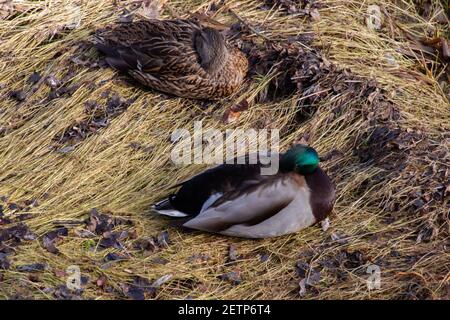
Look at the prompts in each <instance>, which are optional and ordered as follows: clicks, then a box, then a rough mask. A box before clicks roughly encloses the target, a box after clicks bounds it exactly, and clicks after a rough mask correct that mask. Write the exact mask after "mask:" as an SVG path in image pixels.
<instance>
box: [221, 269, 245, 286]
mask: <svg viewBox="0 0 450 320" xmlns="http://www.w3.org/2000/svg"><path fill="white" fill-rule="evenodd" d="M219 279H220V280H222V281H227V282H230V283H231V284H233V285H239V284H240V283H241V282H242V278H241V274H240V273H239V272H238V271H231V272H227V273H224V274H222V275H220V276H219Z"/></svg>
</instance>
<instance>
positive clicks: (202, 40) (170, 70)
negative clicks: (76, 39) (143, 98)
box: [95, 19, 248, 99]
mask: <svg viewBox="0 0 450 320" xmlns="http://www.w3.org/2000/svg"><path fill="white" fill-rule="evenodd" d="M95 46H96V48H97V49H98V50H99V51H100V52H102V53H103V54H105V55H106V61H107V62H108V64H109V65H110V66H111V67H113V68H116V69H118V70H120V71H123V72H126V73H128V74H129V75H130V76H132V77H133V78H135V79H136V80H138V81H139V82H140V83H142V84H143V85H145V86H148V87H150V88H153V89H156V90H159V91H162V92H166V93H169V94H173V95H177V96H180V97H185V98H193V99H218V98H221V97H224V96H228V95H230V94H231V93H233V92H234V91H235V90H236V89H237V88H238V87H239V85H240V84H241V83H242V81H243V79H244V77H245V74H246V73H247V69H248V61H247V59H246V57H245V56H244V54H243V53H242V52H241V51H240V50H239V49H237V48H235V47H233V46H232V45H231V44H229V43H228V42H227V40H226V39H225V37H224V35H223V34H222V33H221V32H220V31H218V30H216V29H214V28H211V27H207V26H203V25H202V24H201V23H200V22H198V21H196V20H182V19H177V20H147V21H137V22H133V23H129V24H119V25H116V26H114V27H112V28H107V29H106V30H104V31H102V32H98V34H97V35H96V41H95Z"/></svg>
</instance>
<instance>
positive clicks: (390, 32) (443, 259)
mask: <svg viewBox="0 0 450 320" xmlns="http://www.w3.org/2000/svg"><path fill="white" fill-rule="evenodd" d="M132 2H133V1H110V0H96V1H78V2H77V1H74V2H70V5H69V4H68V1H63V0H60V1H58V0H48V1H13V3H15V4H16V6H17V7H16V8H17V9H20V10H21V11H20V12H19V13H17V15H16V16H15V17H14V18H13V19H6V20H0V39H1V40H0V57H1V59H0V96H1V103H0V196H7V197H8V200H7V202H9V203H21V202H23V201H25V200H30V199H36V200H37V201H38V205H37V206H31V207H30V210H29V212H28V213H29V214H31V218H30V219H27V220H25V221H24V222H25V223H26V224H27V225H28V227H29V228H30V230H32V231H33V232H34V233H36V234H37V235H38V236H39V237H38V239H36V240H34V241H23V242H22V243H21V244H20V245H19V246H16V247H14V251H15V252H14V254H13V255H10V256H9V260H10V261H11V266H10V268H9V269H8V270H3V271H0V274H1V276H0V298H12V297H28V298H38V299H54V298H55V295H54V292H53V291H52V290H51V288H54V287H57V286H60V285H64V284H65V278H64V275H61V274H62V272H61V270H62V271H64V270H66V268H67V267H68V266H69V265H78V266H80V269H81V272H82V274H83V275H86V276H88V277H89V280H88V281H87V284H85V285H84V286H83V289H84V292H83V293H82V297H83V298H90V299H117V298H124V297H125V295H124V293H123V285H122V286H121V284H123V283H127V282H131V281H132V279H133V277H134V276H140V277H142V278H145V279H148V280H149V281H150V283H152V282H153V281H155V280H157V279H160V278H161V277H162V276H165V275H172V277H171V278H170V279H169V277H167V279H169V280H168V281H167V282H165V283H163V284H162V285H161V286H160V288H158V289H157V292H156V295H155V296H153V295H152V296H151V297H156V298H158V299H184V298H187V297H192V298H199V299H212V298H220V299H228V298H233V299H253V298H261V299H299V298H300V296H299V281H300V280H301V277H302V276H308V274H309V275H312V274H315V273H317V272H320V279H319V280H318V281H316V282H315V283H314V284H313V285H312V286H307V288H306V289H307V290H306V294H304V295H303V296H302V297H301V298H304V299H347V298H352V299H364V298H381V299H391V298H406V299H411V298H435V299H439V298H449V297H448V285H449V284H448V279H449V271H450V270H449V264H448V261H449V253H448V243H447V244H446V239H448V228H449V226H448V216H447V214H448V206H447V203H446V202H445V199H440V198H439V199H435V198H433V197H434V193H435V192H442V194H444V192H445V190H442V186H443V185H444V188H445V187H446V186H445V183H448V161H449V156H448V140H446V139H448V138H449V136H448V130H449V128H450V117H449V115H450V114H449V104H448V100H447V98H446V95H445V90H448V87H445V83H439V81H438V80H437V79H438V77H440V76H441V74H442V72H443V68H444V67H445V66H443V65H442V64H440V63H438V58H436V59H435V61H431V62H432V63H427V62H429V61H427V60H426V59H431V60H432V58H429V57H428V56H427V57H420V56H418V57H417V58H412V57H411V55H406V54H405V52H406V51H408V52H412V50H411V48H410V46H411V41H410V40H408V38H407V37H406V36H405V32H407V33H412V34H414V35H416V36H419V37H421V36H426V35H427V32H429V31H430V29H433V30H439V28H442V25H439V24H438V23H436V22H433V20H431V21H430V20H426V19H424V18H422V17H421V15H420V14H419V12H418V11H417V8H416V7H415V6H414V4H413V3H412V2H411V1H387V0H383V1H381V0H380V1H352V0H350V1H338V0H321V1H317V2H318V3H320V4H321V5H320V7H319V9H318V12H319V14H320V17H317V16H316V17H315V19H313V21H312V22H311V21H310V19H309V18H308V17H304V16H303V15H300V14H295V13H294V14H285V13H284V12H282V10H281V9H280V8H278V7H277V6H274V7H270V6H266V8H264V9H262V8H261V3H262V1H256V0H247V1H234V0H231V1H226V6H225V7H220V8H219V10H218V11H217V12H216V13H215V18H216V19H218V20H219V21H221V22H223V23H233V22H237V19H236V15H237V16H238V17H240V18H241V19H242V20H243V21H245V22H246V23H248V24H250V25H251V26H252V29H253V30H257V31H258V32H259V33H261V34H262V35H264V37H265V38H268V39H270V40H272V41H281V42H285V40H286V39H287V38H288V37H293V36H294V37H295V36H298V35H299V34H302V33H304V32H306V31H313V32H314V33H315V39H314V42H313V43H312V46H313V47H315V48H318V50H321V51H322V54H324V56H325V57H326V60H327V61H329V62H330V63H334V64H336V65H337V66H338V67H339V70H341V69H344V68H347V69H348V70H349V71H345V72H344V71H333V72H330V73H326V74H325V75H324V76H323V78H319V79H316V80H315V83H314V85H315V86H316V87H315V88H317V85H320V86H321V88H322V89H323V90H324V91H325V92H326V93H325V94H324V95H322V96H320V99H316V100H314V101H313V100H311V99H309V100H308V99H307V98H305V96H304V95H303V93H302V92H299V93H297V94H295V95H293V96H288V97H286V98H284V99H281V100H276V101H268V102H267V101H266V102H264V103H255V104H253V105H251V107H250V108H249V110H247V111H245V112H243V113H242V114H241V116H240V117H239V119H238V120H237V122H233V123H231V124H224V123H223V121H222V115H223V113H224V110H225V109H226V108H227V107H229V106H230V105H233V104H236V103H237V102H239V101H240V100H241V98H242V97H254V96H256V91H261V90H263V89H264V86H266V85H267V82H268V81H269V80H270V79H268V77H264V76H262V77H257V78H255V79H254V80H253V81H252V82H251V84H250V85H249V86H248V88H247V89H246V92H241V93H238V94H236V95H235V96H233V97H231V98H230V99H227V100H223V101H219V102H217V103H212V104H209V105H207V106H204V105H203V104H202V103H198V102H195V101H187V100H185V99H178V98H168V97H166V96H164V95H161V94H158V93H156V92H153V91H151V90H145V89H143V88H141V87H138V86H135V85H133V84H132V83H130V82H127V81H124V77H123V76H120V75H118V74H116V73H115V72H114V71H113V70H111V69H108V68H98V67H95V66H94V67H93V66H92V65H91V63H92V61H96V60H97V53H96V52H95V50H94V49H90V48H87V47H86V45H85V44H84V43H85V41H86V40H87V39H89V37H90V34H91V33H92V32H93V31H94V30H95V29H97V28H100V27H102V26H105V25H107V24H109V23H112V22H114V21H116V20H117V19H118V16H119V15H121V13H122V9H121V8H124V7H129V6H131V5H132ZM134 2H136V1H134ZM212 2H214V1H199V0H190V1H184V0H183V1H181V0H175V1H169V2H168V4H169V5H170V8H171V10H165V11H164V13H163V15H162V16H163V18H167V17H170V16H171V12H172V14H175V13H174V12H176V14H179V15H181V16H185V15H186V14H187V13H188V12H191V13H192V12H203V11H204V10H206V9H208V8H210V7H211V4H212ZM267 2H272V3H273V2H276V1H267ZM429 2H430V3H432V6H434V7H436V8H439V7H440V6H441V2H440V1H436V0H435V1H429ZM373 4H377V5H379V6H380V7H381V9H382V10H381V12H382V15H383V19H382V26H381V29H379V30H372V29H370V28H368V27H367V25H366V22H365V15H366V14H367V8H368V6H369V5H373ZM227 9H232V10H233V11H232V13H233V14H232V13H230V11H228V10H227ZM261 34H260V35H257V34H256V35H255V34H254V35H253V37H255V38H259V40H260V41H262V37H261ZM82 54H83V55H82ZM86 57H87V58H86ZM74 58H78V60H77V59H74ZM83 59H88V63H87V64H86V65H83V63H81V62H83V61H81V62H80V60H83ZM35 71H38V72H39V73H40V75H41V76H42V77H43V78H42V79H41V80H40V81H39V82H38V83H37V84H30V82H29V81H28V78H29V76H30V75H31V74H32V73H33V72H35ZM347 72H348V73H349V75H346V73H347ZM350 72H351V74H350ZM444 72H445V71H444ZM51 75H52V76H54V77H55V78H56V79H58V80H61V79H64V78H65V80H66V82H67V83H69V84H71V85H76V86H77V87H76V90H74V92H73V93H72V94H71V95H69V94H63V95H61V96H60V97H53V98H52V99H49V93H50V90H51V89H50V87H49V85H48V84H46V83H45V81H46V80H45V78H46V77H49V76H51ZM371 79H376V81H377V83H378V85H376V86H375V87H370V86H369V88H368V87H367V86H368V85H367V83H369V80H371ZM351 81H354V82H355V86H354V87H348V88H350V89H351V88H353V89H352V90H353V91H351V90H350V89H349V90H347V89H342V90H338V89H337V90H335V91H333V87H332V86H336V85H341V84H342V83H345V85H346V86H348V85H349V82H351ZM47 82H48V81H47ZM50 85H51V83H50ZM346 88H347V87H346ZM376 88H378V90H377V89H376ZM12 91H20V93H21V94H24V95H25V96H22V97H21V96H19V97H17V92H16V96H15V98H14V97H13V98H11V97H10V95H11V92H12ZM107 91H112V92H115V93H117V94H118V95H119V96H120V97H122V98H123V99H124V100H126V99H132V103H131V105H130V106H129V107H128V108H127V109H126V110H122V111H121V112H119V113H118V114H115V115H114V116H113V117H111V119H110V122H109V124H108V125H107V126H106V127H104V128H99V129H98V130H97V132H96V133H94V134H91V135H89V136H87V137H86V138H85V139H83V140H80V141H78V142H76V144H75V145H74V147H75V148H69V149H61V148H64V145H60V144H58V143H59V142H60V141H58V140H57V139H56V140H55V137H61V134H62V133H64V132H67V130H68V128H69V129H70V127H71V126H76V124H77V123H80V122H82V121H85V120H86V119H89V115H87V114H86V112H85V108H86V102H87V101H98V103H99V104H100V105H105V103H106V102H105V101H106V99H107V98H105V92H107ZM368 93H373V95H372V96H370V97H369V94H368ZM17 98H19V99H17ZM22 99H24V101H17V100H22ZM302 101H303V102H305V101H306V102H305V103H302ZM308 103H314V108H315V110H316V112H315V113H313V115H312V116H310V117H309V118H307V119H306V120H305V119H304V118H302V119H303V120H302V121H299V119H298V117H297V116H296V114H297V110H298V106H303V107H307V104H308ZM337 108H340V109H339V110H337ZM195 120H203V125H204V127H206V128H207V127H214V128H222V129H226V128H236V127H238V126H239V127H261V126H266V127H272V128H281V129H282V133H283V135H282V147H283V148H285V147H286V146H288V145H289V144H290V143H292V142H294V141H298V140H301V139H304V140H305V139H306V140H308V142H309V143H310V144H311V145H313V146H314V147H316V148H317V149H318V151H319V153H321V154H322V155H325V154H327V153H329V152H331V151H333V150H335V152H334V153H333V154H332V155H331V156H330V157H331V159H330V160H328V161H326V162H324V164H323V166H324V168H325V169H326V170H328V171H329V172H330V176H331V177H332V178H333V180H334V181H335V182H336V187H337V203H336V206H335V209H334V214H333V216H332V217H331V218H330V221H331V226H330V228H329V229H328V230H327V231H325V232H324V231H322V229H320V227H318V226H314V227H311V228H308V229H306V230H304V231H302V232H300V233H298V234H294V235H289V236H285V237H281V238H276V239H267V240H258V241H253V240H252V241H249V240H239V239H232V238H226V237H222V236H215V235H210V234H204V233H184V232H182V231H180V230H178V229H174V228H169V229H168V230H169V235H170V241H171V243H170V245H169V246H168V247H167V248H162V249H158V250H156V251H155V252H154V253H152V254H150V255H144V254H143V253H142V252H140V251H138V250H136V249H134V247H133V245H132V243H133V241H135V240H133V239H128V240H125V241H124V242H123V243H124V245H125V247H126V248H127V249H126V250H118V249H112V248H109V249H106V250H100V249H99V247H98V241H99V240H100V238H101V237H100V236H96V237H94V238H92V239H91V240H87V239H85V238H82V237H80V236H78V235H77V234H76V233H75V232H74V230H75V229H77V228H78V226H75V227H73V226H71V227H69V234H68V236H67V237H63V238H62V240H61V242H59V243H58V244H57V247H58V249H59V251H60V253H59V254H57V255H56V254H53V253H50V252H48V251H47V250H46V249H45V248H44V247H43V246H42V241H41V240H42V236H43V235H44V234H45V233H46V232H48V231H51V230H53V229H54V228H55V224H54V222H55V221H60V220H83V219H85V218H86V217H87V216H88V213H89V211H90V210H91V209H92V208H98V209H99V210H100V211H101V212H109V214H111V215H113V216H115V217H125V218H127V219H130V220H132V222H133V223H134V225H133V226H132V227H127V226H120V228H121V229H124V228H125V229H126V228H128V231H130V230H131V229H130V228H133V229H135V232H136V235H137V238H138V239H141V238H145V237H148V236H156V235H157V234H159V233H160V232H161V231H163V230H166V229H167V228H168V227H167V226H168V221H167V220H165V219H164V218H161V217H155V216H152V215H150V214H149V210H148V209H149V205H150V204H151V203H152V202H153V201H155V200H157V199H158V198H160V197H162V196H164V195H166V193H167V191H166V188H167V187H168V186H170V185H172V184H174V183H176V182H179V181H182V180H183V179H185V178H187V177H189V176H190V175H192V174H194V173H196V172H199V171H200V170H202V169H203V168H204V166H195V165H192V166H186V167H176V166H175V165H173V164H172V163H171V162H170V159H169V155H170V151H171V149H172V145H171V143H170V140H169V137H170V133H171V132H173V131H174V130H175V129H177V128H192V124H193V121H195ZM380 128H381V129H380ZM377 129H378V131H376V130H377ZM383 130H384V131H383ZM374 132H376V133H375V136H374ZM377 134H378V135H379V136H377ZM390 135H394V136H390ZM377 137H378V138H377ZM55 148H56V150H55ZM58 148H59V150H60V151H62V152H57V150H58ZM400 167H401V168H402V170H399V168H400ZM0 204H2V203H1V202H0ZM3 206H4V208H5V213H6V215H7V216H8V215H9V211H8V209H7V208H8V204H7V203H3ZM6 227H9V226H8V225H4V226H0V228H3V229H4V228H6ZM231 243H233V244H235V246H236V250H237V252H238V260H237V261H236V262H234V263H231V264H230V263H229V262H227V252H228V246H229V245H230V244H231ZM89 248H91V249H89ZM118 251H121V252H122V253H123V251H125V253H126V254H127V255H128V259H127V260H124V261H116V262H115V263H111V264H110V265H108V266H107V267H105V265H104V261H103V259H104V257H105V255H106V254H107V253H108V252H118ZM201 254H203V256H201ZM199 257H200V258H199ZM202 257H203V258H202ZM162 260H164V263H161V261H162ZM298 262H300V265H302V264H301V263H306V265H307V266H308V268H307V270H306V275H303V274H302V272H301V270H300V271H299V267H296V265H297V263H298ZM32 263H44V264H46V265H47V267H46V269H45V270H44V271H41V272H39V273H35V274H33V276H30V275H29V273H26V272H19V271H18V270H17V266H20V265H27V264H32ZM370 264H377V265H378V266H380V268H381V276H382V280H381V288H380V289H379V290H375V291H369V290H368V289H367V286H366V279H367V277H368V274H367V273H366V269H367V266H368V265H370ZM300 269H301V268H300ZM228 272H235V273H236V274H239V276H240V278H241V283H240V284H238V285H235V284H232V283H229V282H227V281H224V280H223V278H224V277H220V276H221V275H223V274H226V273H228ZM98 279H103V280H102V281H104V282H106V284H107V285H105V286H104V285H103V282H102V281H100V282H99V281H98ZM105 287H107V289H105ZM148 298H150V296H148Z"/></svg>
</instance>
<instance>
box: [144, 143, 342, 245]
mask: <svg viewBox="0 0 450 320" xmlns="http://www.w3.org/2000/svg"><path fill="white" fill-rule="evenodd" d="M279 160H280V162H279V164H280V170H279V171H278V173H277V174H275V175H261V167H262V165H261V164H223V165H220V166H217V167H214V168H212V169H209V170H206V171H204V172H202V173H200V174H198V175H196V176H194V177H193V178H191V179H190V180H187V181H185V182H183V183H181V184H179V185H177V186H176V187H178V186H181V188H180V189H179V190H178V192H177V193H175V194H173V195H171V196H169V197H168V198H167V199H164V200H162V201H160V202H158V203H156V204H155V205H153V207H152V208H153V209H154V210H155V211H156V212H157V213H159V214H163V215H168V216H172V217H185V219H186V220H187V221H186V222H184V223H183V224H182V225H183V226H184V227H187V228H191V229H197V230H202V231H208V232H215V233H220V234H224V235H228V236H236V237H244V238H266V237H274V236H281V235H284V234H288V233H294V232H297V231H299V230H301V229H303V228H306V227H308V226H311V225H313V224H315V223H316V222H319V221H321V220H323V219H325V218H326V217H327V216H328V214H330V213H331V210H332V209H333V205H334V200H335V191H334V186H333V183H332V182H331V180H330V178H329V177H328V176H327V175H326V173H325V172H324V171H322V169H321V168H320V167H319V156H318V155H317V152H316V151H315V150H314V149H313V148H310V147H307V146H304V145H296V146H294V147H292V148H291V149H290V150H289V151H287V152H286V153H284V154H282V155H280V156H279ZM234 163H236V162H234Z"/></svg>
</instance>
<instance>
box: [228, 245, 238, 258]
mask: <svg viewBox="0 0 450 320" xmlns="http://www.w3.org/2000/svg"><path fill="white" fill-rule="evenodd" d="M237 255H238V253H237V250H236V246H235V245H234V244H230V245H229V246H228V261H230V262H233V261H236V260H237V258H238V256H237Z"/></svg>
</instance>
